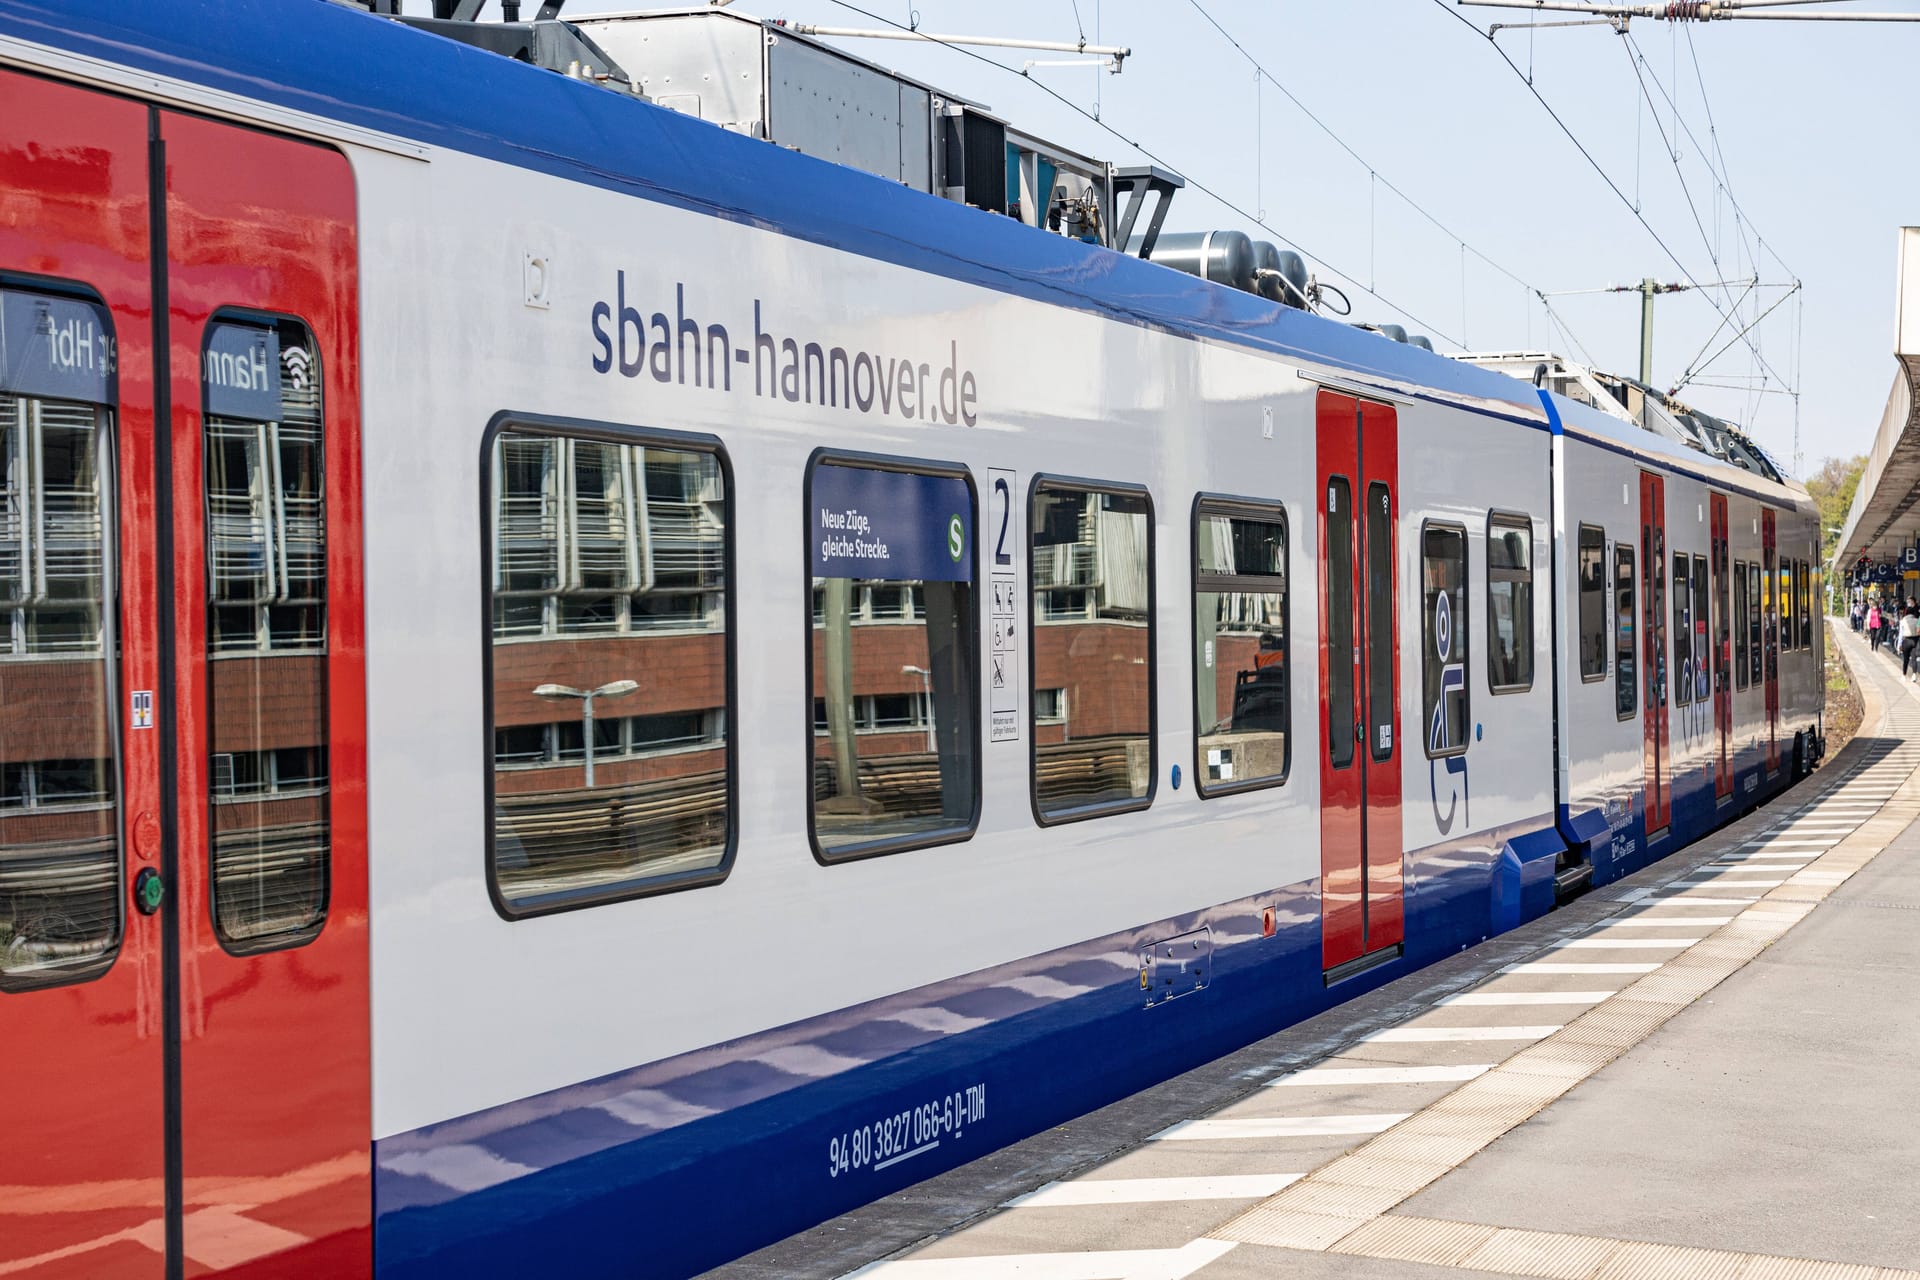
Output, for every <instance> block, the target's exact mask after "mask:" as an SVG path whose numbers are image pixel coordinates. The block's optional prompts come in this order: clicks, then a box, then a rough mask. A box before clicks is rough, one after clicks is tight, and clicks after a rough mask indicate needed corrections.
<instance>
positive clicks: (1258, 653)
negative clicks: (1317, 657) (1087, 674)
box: [1035, 504, 1292, 794]
mask: <svg viewBox="0 0 1920 1280" xmlns="http://www.w3.org/2000/svg"><path fill="white" fill-rule="evenodd" d="M1194 556H1195V559H1196V562H1197V563H1196V568H1195V575H1194V705H1195V709H1196V715H1197V719H1196V724H1197V726H1198V731H1199V762H1198V766H1197V768H1196V770H1195V778H1196V781H1197V783H1198V785H1199V787H1200V790H1201V792H1202V794H1208V793H1211V792H1214V791H1217V790H1220V789H1223V788H1228V787H1234V786H1240V785H1246V784H1252V783H1259V782H1277V781H1279V780H1280V779H1281V778H1283V777H1285V776H1286V772H1287V751H1288V737H1287V735H1288V730H1289V726H1290V719H1291V714H1292V710H1291V707H1290V706H1289V704H1288V697H1287V695H1288V688H1287V684H1288V679H1289V676H1290V669H1289V664H1288V654H1287V526H1286V519H1285V517H1284V515H1283V514H1282V513H1281V512H1279V511H1277V510H1266V509H1261V508H1251V509H1246V510H1244V511H1242V510H1238V509H1236V510H1235V511H1234V512H1231V513H1229V512H1227V511H1224V510H1221V509H1220V508H1218V507H1217V506H1211V505H1205V504H1203V505H1202V507H1201V509H1200V513H1199V515H1198V517H1197V520H1196V523H1195V529H1194ZM1035 705H1036V718H1038V709H1039V703H1038V701H1037V700H1036V704H1035Z"/></svg>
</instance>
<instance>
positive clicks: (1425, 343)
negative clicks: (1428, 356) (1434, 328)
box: [1407, 333, 1433, 351]
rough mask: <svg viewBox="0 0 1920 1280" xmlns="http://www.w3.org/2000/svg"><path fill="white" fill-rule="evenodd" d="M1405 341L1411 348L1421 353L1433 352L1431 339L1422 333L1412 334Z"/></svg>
mask: <svg viewBox="0 0 1920 1280" xmlns="http://www.w3.org/2000/svg"><path fill="white" fill-rule="evenodd" d="M1407 341H1408V342H1409V343H1411V344H1412V345H1413V346H1416V347H1418V348H1420V349H1421V350H1422V351H1431V350H1433V339H1432V338H1429V337H1428V336H1427V335H1426V334H1424V333H1416V334H1413V335H1412V336H1410V337H1409V338H1408V339H1407Z"/></svg>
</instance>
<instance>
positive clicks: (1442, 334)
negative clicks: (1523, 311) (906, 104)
mask: <svg viewBox="0 0 1920 1280" xmlns="http://www.w3.org/2000/svg"><path fill="white" fill-rule="evenodd" d="M831 2H832V3H833V4H834V5H836V6H838V7H839V8H842V9H845V10H847V11H848V12H850V13H857V14H859V15H860V16H861V17H863V18H867V19H869V20H871V21H873V22H879V23H883V24H885V25H886V26H889V27H892V28H894V29H896V30H899V31H912V30H913V28H911V27H909V26H908V25H907V24H905V23H902V22H899V21H897V20H895V19H892V18H888V17H885V16H883V15H881V14H878V13H875V12H873V11H872V10H870V9H865V8H862V7H861V6H860V5H857V4H854V3H853V2H852V0H831ZM920 34H921V38H922V39H925V40H927V41H928V42H929V43H932V44H938V45H941V46H942V47H944V48H947V49H950V50H952V51H953V52H955V53H958V54H962V55H964V56H966V57H969V58H972V59H974V60H975V61H976V62H982V63H985V64H986V65H987V66H990V67H996V68H998V69H999V70H1001V71H1004V72H1006V73H1007V74H1008V75H1012V76H1019V77H1020V79H1021V80H1023V81H1025V82H1026V83H1027V84H1030V85H1033V86H1034V87H1035V88H1037V89H1038V90H1040V92H1042V93H1044V94H1046V95H1047V96H1048V97H1050V98H1052V99H1053V100H1054V101H1055V102H1058V103H1059V104H1060V105H1061V106H1063V107H1065V108H1066V109H1067V110H1069V111H1071V112H1073V113H1074V114H1075V115H1077V116H1079V117H1080V118H1081V119H1083V120H1085V121H1087V122H1088V123H1089V124H1092V125H1094V126H1095V127H1096V128H1098V129H1100V130H1101V131H1103V132H1105V133H1107V134H1108V135H1110V136H1112V137H1113V138H1114V139H1116V140H1117V141H1119V142H1121V143H1123V144H1125V145H1126V146H1128V147H1130V148H1132V149H1133V150H1134V151H1137V152H1139V153H1140V154H1141V155H1143V156H1145V157H1146V158H1147V159H1148V160H1150V161H1152V162H1153V163H1155V164H1157V165H1161V166H1163V167H1165V168H1168V169H1173V170H1175V171H1176V172H1180V173H1181V176H1182V177H1183V178H1185V180H1186V183H1187V185H1188V186H1190V187H1192V188H1193V189H1195V190H1196V191H1199V192H1200V193H1201V194H1203V195H1205V196H1208V197H1210V198H1211V199H1213V200H1215V201H1217V202H1218V203H1219V204H1220V205H1221V206H1222V207H1224V208H1226V209H1229V210H1231V211H1232V212H1233V213H1234V214H1235V215H1236V216H1238V217H1241V218H1245V219H1246V220H1247V221H1248V222H1250V223H1252V224H1254V225H1255V226H1258V227H1259V228H1260V229H1261V230H1263V231H1265V232H1266V233H1267V234H1268V235H1271V236H1272V237H1273V238H1274V239H1276V240H1278V241H1280V242H1281V243H1282V244H1285V245H1286V246H1288V247H1289V248H1291V249H1294V250H1295V251H1297V252H1298V253H1300V254H1301V255H1302V256H1303V257H1307V258H1311V259H1313V260H1314V261H1315V262H1318V263H1319V264H1320V265H1321V266H1322V267H1323V268H1325V269H1326V270H1327V271H1329V272H1331V273H1332V274H1334V275H1335V276H1338V277H1339V278H1340V279H1342V280H1344V281H1346V282H1348V283H1349V284H1351V285H1353V287H1354V288H1356V289H1359V290H1361V291H1362V292H1363V293H1367V294H1370V295H1371V296H1373V297H1374V298H1377V299H1379V300H1380V301H1381V302H1383V303H1385V304H1386V305H1387V306H1388V307H1390V308H1391V309H1392V310H1394V311H1397V312H1398V313H1399V314H1400V315H1402V316H1404V317H1406V318H1407V319H1408V320H1411V321H1413V323H1414V324H1416V325H1418V326H1419V327H1420V328H1422V329H1425V330H1427V331H1428V332H1429V333H1432V334H1434V335H1435V336H1437V337H1439V338H1441V339H1442V340H1444V341H1446V342H1448V343H1450V344H1452V345H1453V346H1456V347H1463V346H1465V343H1464V342H1463V341H1462V340H1461V339H1459V338H1456V337H1454V336H1453V335H1452V334H1451V333H1449V332H1447V330H1446V329H1444V328H1443V327H1441V326H1439V325H1436V324H1433V323H1431V322H1430V321H1427V320H1424V319H1422V318H1421V317H1420V316H1418V315H1416V314H1415V313H1414V312H1413V311H1411V310H1409V309H1408V308H1406V307H1404V306H1402V305H1401V304H1399V303H1398V302H1395V301H1394V300H1393V299H1392V298H1389V297H1388V296H1387V295H1386V294H1384V293H1381V292H1380V291H1379V290H1377V289H1369V288H1367V287H1366V286H1365V285H1362V284H1361V283H1360V277H1358V276H1356V275H1354V274H1352V273H1351V272H1348V271H1343V270H1341V269H1340V268H1339V267H1338V266H1336V265H1334V264H1333V263H1332V262H1331V261H1330V260H1328V259H1327V258H1326V257H1325V256H1323V255H1321V254H1317V253H1315V252H1313V251H1312V250H1311V249H1309V248H1308V247H1307V246H1306V245H1304V244H1302V243H1300V242H1299V241H1298V240H1295V239H1293V238H1292V237H1291V236H1288V235H1287V234H1285V233H1284V232H1282V231H1280V230H1278V229H1277V228H1275V227H1273V226H1271V225H1269V224H1268V223H1267V222H1265V221H1264V220H1263V219H1261V218H1258V217H1255V216H1254V214H1253V213H1252V212H1250V211H1249V210H1247V209H1245V208H1243V207H1241V205H1240V204H1239V203H1238V202H1236V201H1234V200H1232V199H1231V198H1229V197H1228V196H1226V195H1225V194H1223V193H1222V192H1220V191H1219V190H1217V189H1215V188H1214V187H1211V186H1209V185H1207V184H1206V183H1205V182H1203V181H1201V180H1200V179H1198V178H1195V177H1194V176H1193V175H1192V174H1191V173H1186V172H1184V171H1182V170H1180V169H1179V166H1177V165H1175V164H1174V163H1173V162H1172V161H1171V160H1169V159H1168V158H1167V157H1165V156H1163V155H1161V154H1160V153H1158V152H1156V151H1154V150H1153V149H1152V148H1150V147H1149V146H1147V145H1146V144H1145V143H1143V142H1141V141H1140V140H1139V139H1137V138H1131V137H1128V136H1127V135H1126V134H1124V133H1122V132H1121V131H1120V130H1119V129H1117V128H1115V127H1114V126H1113V125H1112V124H1111V123H1109V122H1108V121H1107V120H1104V119H1102V118H1101V117H1100V116H1099V115H1097V114H1095V113H1093V112H1091V111H1088V110H1087V109H1086V108H1085V107H1083V106H1081V105H1080V104H1079V103H1077V102H1075V101H1073V100H1072V99H1071V98H1069V97H1067V96H1066V95H1065V94H1062V93H1060V92H1059V91H1058V90H1056V89H1054V88H1053V87H1052V86H1051V85H1048V84H1046V83H1045V82H1043V81H1041V80H1039V79H1036V78H1034V77H1032V76H1028V75H1024V74H1022V73H1021V71H1020V69H1019V68H1018V67H1011V66H1008V65H1007V64H1006V63H1004V62H1001V61H999V60H997V59H994V58H990V57H988V56H986V55H985V54H983V53H978V52H976V51H975V50H973V49H970V48H967V47H966V46H964V45H958V44H952V43H949V42H947V41H944V40H940V39H938V38H936V37H934V36H928V35H925V34H924V33H920Z"/></svg>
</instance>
